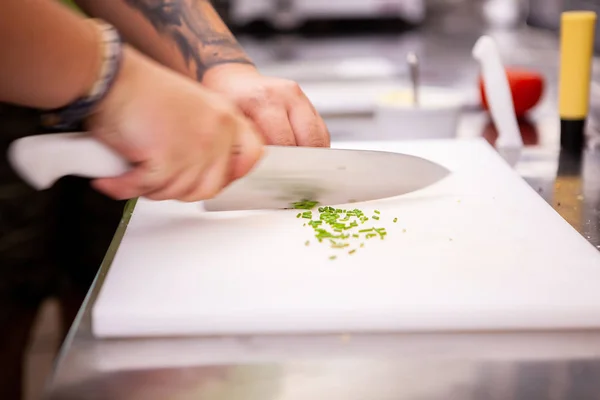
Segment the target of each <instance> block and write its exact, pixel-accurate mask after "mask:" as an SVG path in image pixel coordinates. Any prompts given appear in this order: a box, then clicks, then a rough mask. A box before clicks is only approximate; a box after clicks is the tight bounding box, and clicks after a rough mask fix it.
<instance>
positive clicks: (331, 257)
mask: <svg viewBox="0 0 600 400" xmlns="http://www.w3.org/2000/svg"><path fill="white" fill-rule="evenodd" d="M336 258H337V256H329V259H330V260H335V259H336Z"/></svg>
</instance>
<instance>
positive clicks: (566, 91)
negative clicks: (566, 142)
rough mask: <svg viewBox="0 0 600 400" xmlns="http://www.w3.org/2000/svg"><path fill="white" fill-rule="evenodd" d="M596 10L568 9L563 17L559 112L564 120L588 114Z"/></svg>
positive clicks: (579, 117)
mask: <svg viewBox="0 0 600 400" xmlns="http://www.w3.org/2000/svg"><path fill="white" fill-rule="evenodd" d="M595 25H596V13H595V12H592V11H566V12H564V13H563V14H562V18H561V32H560V84H559V96H560V97H559V108H560V109H559V111H560V117H561V118H563V119H585V117H586V116H587V113H588V104H589V92H590V79H591V68H592V55H593V50H594V30H595Z"/></svg>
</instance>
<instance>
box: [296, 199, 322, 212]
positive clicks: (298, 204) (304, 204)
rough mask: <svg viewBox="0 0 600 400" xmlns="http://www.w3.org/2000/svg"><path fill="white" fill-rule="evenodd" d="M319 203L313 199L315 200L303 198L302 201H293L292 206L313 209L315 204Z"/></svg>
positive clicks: (299, 208) (300, 208)
mask: <svg viewBox="0 0 600 400" xmlns="http://www.w3.org/2000/svg"><path fill="white" fill-rule="evenodd" d="M317 204H319V202H318V201H313V200H301V201H297V202H295V203H292V208H295V209H298V210H312V209H313V208H315V206H316V205H317Z"/></svg>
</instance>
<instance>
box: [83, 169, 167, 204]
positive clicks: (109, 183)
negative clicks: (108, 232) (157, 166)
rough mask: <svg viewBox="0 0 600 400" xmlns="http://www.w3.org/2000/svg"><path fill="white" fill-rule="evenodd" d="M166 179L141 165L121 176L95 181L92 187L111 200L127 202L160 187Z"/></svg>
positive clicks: (157, 172)
mask: <svg viewBox="0 0 600 400" xmlns="http://www.w3.org/2000/svg"><path fill="white" fill-rule="evenodd" d="M167 179H168V177H167V176H160V173H159V171H158V170H153V169H151V168H149V167H148V164H142V165H140V166H137V167H135V168H133V169H132V170H131V171H129V172H126V173H125V174H123V175H121V176H117V177H114V178H101V179H95V180H94V181H92V186H93V187H94V189H96V190H98V191H100V192H102V193H104V194H106V195H107V196H109V197H112V198H113V199H116V200H127V199H132V198H134V197H139V196H143V195H145V194H146V193H148V192H150V191H151V190H153V189H154V188H156V187H160V186H162V185H163V184H164V182H166V180H167Z"/></svg>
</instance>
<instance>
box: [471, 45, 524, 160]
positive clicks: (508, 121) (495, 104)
mask: <svg viewBox="0 0 600 400" xmlns="http://www.w3.org/2000/svg"><path fill="white" fill-rule="evenodd" d="M472 55H473V57H474V58H475V59H476V60H477V61H479V63H480V65H481V71H482V75H483V84H484V87H485V94H486V98H487V102H488V104H489V109H490V113H491V115H492V120H493V121H494V125H495V126H496V130H497V131H498V140H497V141H496V147H498V149H499V150H500V152H501V153H502V155H503V156H504V157H505V159H506V161H508V163H509V164H511V165H514V163H516V161H517V160H518V158H519V156H520V150H521V148H522V147H523V139H522V138H521V131H520V129H519V124H518V122H517V116H516V114H515V108H514V104H513V100H512V94H511V91H510V86H509V83H508V77H507V76H506V71H505V69H504V66H503V64H502V60H501V58H500V54H499V52H498V48H497V46H496V43H495V42H494V40H493V39H492V38H491V37H489V36H482V37H480V38H479V40H477V42H476V43H475V46H474V47H473V50H472Z"/></svg>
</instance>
